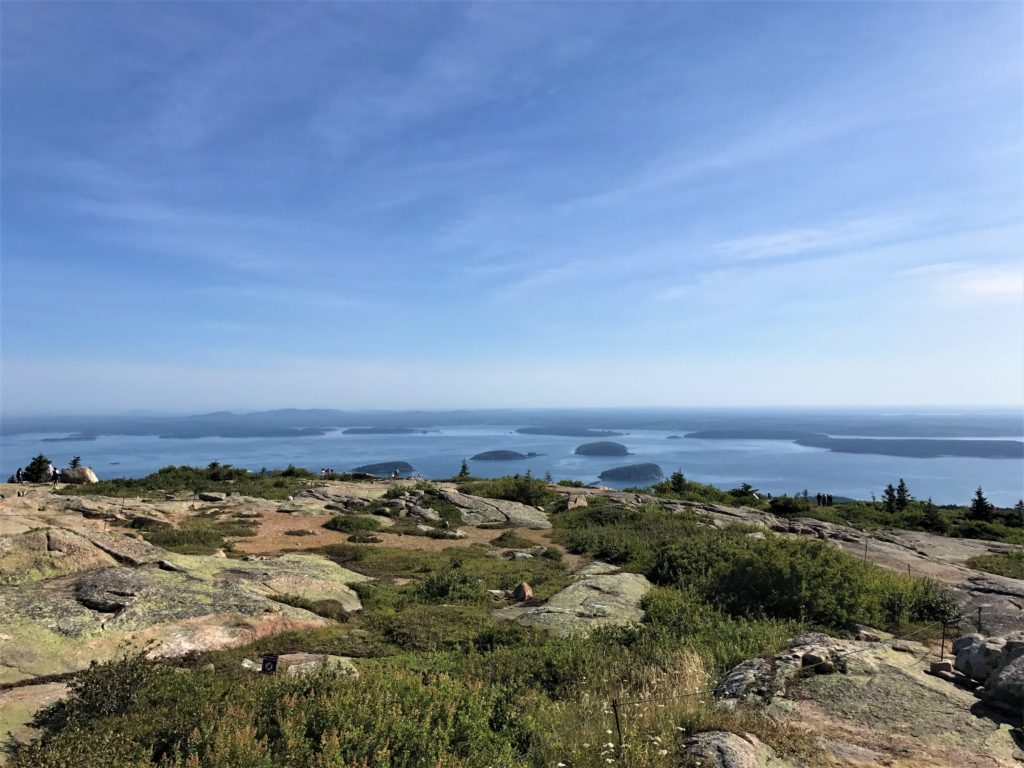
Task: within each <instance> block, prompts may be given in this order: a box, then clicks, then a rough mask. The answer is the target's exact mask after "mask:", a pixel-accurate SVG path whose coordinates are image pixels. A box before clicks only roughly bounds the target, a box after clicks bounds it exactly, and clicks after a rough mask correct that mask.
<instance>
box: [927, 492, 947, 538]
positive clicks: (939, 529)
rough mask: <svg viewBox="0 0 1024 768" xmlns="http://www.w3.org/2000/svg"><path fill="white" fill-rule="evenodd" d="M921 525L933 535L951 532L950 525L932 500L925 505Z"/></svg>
mask: <svg viewBox="0 0 1024 768" xmlns="http://www.w3.org/2000/svg"><path fill="white" fill-rule="evenodd" d="M921 524H922V525H923V526H924V528H925V529H926V530H929V531H931V532H932V533H945V532H946V531H948V530H949V523H948V522H946V518H944V517H943V516H942V513H941V512H940V511H939V508H938V507H936V506H935V504H934V503H933V502H932V500H931V499H928V501H926V502H925V503H924V505H923V508H922V519H921Z"/></svg>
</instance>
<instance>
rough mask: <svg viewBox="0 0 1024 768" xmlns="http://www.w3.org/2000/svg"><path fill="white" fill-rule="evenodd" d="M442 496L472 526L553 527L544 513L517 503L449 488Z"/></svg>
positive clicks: (442, 491)
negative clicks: (488, 524)
mask: <svg viewBox="0 0 1024 768" xmlns="http://www.w3.org/2000/svg"><path fill="white" fill-rule="evenodd" d="M441 495H442V496H444V498H446V499H447V500H448V501H450V502H451V503H452V504H454V505H455V506H457V507H459V509H461V510H462V519H463V520H464V521H465V522H467V523H469V524H470V525H481V524H483V523H508V524H510V525H513V526H515V527H517V528H535V529H542V528H550V527H551V521H550V520H548V517H547V515H546V514H544V512H542V511H541V510H539V509H537V508H536V507H530V506H527V505H526V504H520V503H519V502H517V501H506V500H505V499H484V498H480V497H478V496H469V495H467V494H464V493H459V492H458V491H453V490H450V489H447V488H442V489H441Z"/></svg>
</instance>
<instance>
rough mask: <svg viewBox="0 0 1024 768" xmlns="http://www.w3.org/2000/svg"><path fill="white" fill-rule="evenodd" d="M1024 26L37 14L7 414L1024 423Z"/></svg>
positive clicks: (6, 91) (677, 15) (691, 16)
mask: <svg viewBox="0 0 1024 768" xmlns="http://www.w3.org/2000/svg"><path fill="white" fill-rule="evenodd" d="M1022 14H1024V11H1022V9H1021V8H1020V7H1019V6H1012V5H1007V4H971V5H967V4H960V5H937V4H908V5H898V4H897V5H893V4H888V5H887V4H846V5H831V6H820V5H818V6H815V5H813V4H812V5H807V4H723V3H685V4H679V3H677V4H640V5H636V4H625V3H623V4H596V5H595V4H572V3H569V4H561V5H559V4H555V5H529V4H525V5H524V4H493V3H468V4H462V3H419V4H414V5H393V4H358V3H351V4H324V3H298V4H289V5H287V6H285V5H281V4H101V5H94V6H89V7H88V8H86V7H84V6H81V5H80V4H11V5H10V6H9V7H5V9H4V21H5V23H4V25H3V28H2V30H0V35H2V41H0V42H2V43H3V45H2V46H0V55H2V56H3V69H4V79H3V83H2V84H0V88H2V94H3V99H4V107H5V108H4V110H3V115H2V121H3V126H2V128H3V134H4V144H5V146H4V153H3V155H2V157H0V175H2V182H3V183H2V186H0V195H2V197H3V199H2V202H3V207H4V221H3V226H2V228H0V240H2V246H3V261H2V263H0V270H2V277H3V280H2V285H0V291H2V293H3V302H2V307H0V313H2V320H3V323H2V329H0V333H2V336H3V342H4V343H3V352H2V362H3V369H4V371H3V373H4V377H3V381H2V382H0V384H2V388H3V392H2V394H3V403H2V406H0V407H2V408H3V409H4V410H5V411H7V410H9V409H11V408H13V407H15V405H13V404H16V407H17V408H18V409H20V410H23V411H31V410H32V409H33V408H34V407H44V406H45V407H48V408H49V407H50V405H51V399H52V398H59V397H60V396H61V395H60V393H59V392H49V393H44V392H43V389H42V388H41V385H40V382H41V381H42V380H43V379H44V378H45V377H46V376H47V375H49V374H48V373H47V371H51V370H55V369H57V368H61V367H63V368H64V369H68V368H71V367H76V366H79V365H81V364H82V360H97V361H104V364H103V368H104V369H105V370H107V371H117V372H118V375H119V376H121V377H124V378H125V379H126V380H127V381H128V382H129V384H130V383H131V382H132V381H135V382H136V383H137V384H138V386H137V387H135V388H134V389H132V393H133V394H132V397H151V398H152V399H154V400H159V401H161V402H152V403H143V402H138V403H135V406H134V407H155V408H161V407H166V405H167V404H166V403H164V402H162V401H163V400H166V399H168V398H172V399H173V398H176V399H177V400H178V401H180V402H181V403H186V402H187V403H192V404H194V405H195V406H196V407H199V406H200V404H202V405H203V406H204V407H205V406H206V405H216V406H217V407H229V408H230V407H252V406H255V405H259V406H268V407H269V406H272V405H282V406H288V405H297V404H311V405H315V404H321V405H336V406H339V407H345V406H356V405H359V406H365V407H372V406H373V405H374V397H375V396H378V395H379V396H380V397H383V393H385V392H386V394H387V402H388V403H389V404H394V405H396V406H399V405H408V406H414V405H415V406H417V407H429V406H431V404H437V405H439V406H440V405H442V404H444V405H457V404H458V403H459V402H460V401H465V402H466V403H469V402H474V403H475V404H478V405H494V406H501V405H511V404H517V405H530V404H532V405H554V404H559V403H562V402H571V403H575V402H576V401H582V400H587V401H588V402H590V403H592V404H594V405H600V404H605V403H607V404H612V403H615V404H635V405H654V404H668V405H671V404H677V403H684V402H685V403H686V404H699V403H701V402H708V403H711V402H714V403H719V404H726V403H727V401H729V400H732V401H733V402H755V401H757V402H764V403H769V402H773V401H775V402H790V403H796V404H798V403H799V402H807V403H840V402H844V401H848V402H854V403H855V402H869V401H870V402H898V401H901V400H906V401H907V402H910V403H912V402H913V401H915V400H919V401H921V402H942V401H948V400H949V399H958V398H962V399H965V400H966V401H969V402H975V401H976V402H986V403H992V402H1000V401H1002V402H1019V401H1020V399H1021V392H1022V391H1024V379H1022V375H1021V371H1022V368H1024V366H1022V364H1021V363H1022V360H1021V358H1022V352H1021V349H1022V348H1024V328H1022V321H1021V314H1022V304H1024V298H1022V279H1021V273H1020V268H1019V266H1020V254H1021V244H1022V243H1024V224H1022V222H1021V219H1020V210H1021V206H1022V202H1024V192H1022V190H1024V179H1022V177H1021V173H1020V168H1021V167H1024V143H1022V142H1021V140H1020V135H1021V124H1020V115H1021V114H1022V112H1024V96H1022V89H1021V87H1020V85H1021V82H1022V79H1024V67H1022V64H1021V62H1022V61H1024V50H1022V43H1021V40H1020V37H1019V34H1017V33H1016V30H1019V28H1020V24H1021V22H1022V21H1024V18H1022ZM866 40H870V41H873V42H872V44H871V45H870V46H867V45H866V44H865V42H864V41H866ZM69 73H74V77H71V76H70V75H69ZM982 117H984V119H981V118H982ZM40 273H42V274H46V275H61V276H62V279H61V280H59V281H54V280H46V279H40V278H39V275H40ZM69 327H74V328H75V329H76V335H77V340H76V346H77V348H78V350H79V352H80V353H81V355H82V356H83V357H82V359H81V360H78V359H76V360H71V359H70V358H67V357H66V355H64V353H63V352H62V351H61V350H60V349H58V348H56V347H51V346H50V345H40V344H39V343H38V342H37V341H36V339H38V338H54V337H59V336H60V335H61V334H63V333H65V332H66V329H67V328H69ZM154 340H158V341H154ZM452 340H458V343H457V344H455V343H453V342H452ZM896 342H898V344H897V343H896ZM906 355H910V356H911V357H912V359H913V360H914V366H915V367H914V371H915V372H917V373H920V374H921V375H919V376H917V377H916V378H915V386H914V387H909V386H903V384H901V383H900V382H899V381H898V380H897V377H894V376H886V377H879V376H877V375H875V363H878V364H879V365H886V366H888V368H889V369H893V370H895V369H896V368H898V367H899V366H900V365H903V363H901V362H900V360H902V359H903V357H904V356H906ZM978 355H982V356H987V357H988V358H990V359H989V360H988V361H987V363H986V365H987V368H988V370H990V371H991V372H992V375H991V376H990V377H989V378H988V380H987V383H985V384H984V385H982V384H980V383H979V384H976V385H974V388H972V385H971V383H970V381H969V380H968V379H964V380H963V381H957V382H950V381H949V379H948V377H947V375H946V371H947V370H948V368H949V365H948V363H949V360H950V359H961V358H967V357H972V356H978ZM567 356H568V357H569V358H570V360H571V359H576V360H577V362H578V364H576V365H573V364H568V363H566V359H567ZM844 356H845V357H844ZM733 358H738V359H742V360H744V361H746V362H745V363H744V366H742V367H743V371H741V370H740V369H739V368H737V367H735V366H733V364H732V363H731V362H729V361H730V360H732V359H733ZM509 359H513V360H514V361H515V364H514V365H509V364H507V361H508V360H509ZM638 359H642V360H643V361H644V364H643V366H636V365H635V363H631V369H632V370H634V371H635V372H636V375H633V376H626V375H619V374H617V373H616V374H614V375H613V374H611V373H609V372H610V371H618V370H619V369H620V368H621V367H622V365H623V361H624V360H631V361H635V360H638ZM807 359H829V360H835V361H839V360H840V359H846V360H848V361H850V362H849V364H848V365H845V364H844V370H845V373H844V376H845V377H846V379H841V377H838V376H836V377H833V378H831V379H829V380H827V381H826V380H825V379H822V378H820V377H816V378H814V379H813V380H808V379H806V378H805V377H804V376H803V375H802V374H801V372H800V365H801V363H802V362H803V361H806V360H807ZM218 360H228V361H230V365H228V366H226V367H225V368H224V369H221V368H218V367H217V366H216V365H215V363H216V361H218ZM246 360H259V361H262V362H263V363H264V364H265V366H266V367H267V368H268V369H273V372H272V373H266V374H265V375H263V376H260V375H259V371H258V368H255V367H246V366H244V365H241V363H244V362H245V361H246ZM680 361H683V362H680ZM858 361H871V362H870V364H865V366H864V367H861V366H860V364H859V363H858ZM751 365H753V366H760V370H761V371H762V372H763V373H764V374H765V375H760V376H754V377H750V376H746V375H745V374H744V371H748V370H750V369H751V368H750V366H751ZM294 366H302V367H303V368H304V369H305V370H306V371H307V372H308V375H309V377H311V378H315V379H323V380H325V381H330V380H332V379H333V380H337V381H346V382H350V383H351V386H346V387H340V388H339V387H335V388H331V387H330V386H328V385H327V384H323V385H322V386H321V385H319V384H318V385H316V386H314V385H313V384H312V383H309V382H307V383H304V384H303V383H297V382H296V380H295V379H293V378H292V376H293V373H292V372H291V369H292V368H293V367H294ZM901 370H902V369H901ZM190 371H191V372H192V373H193V374H194V379H195V382H196V386H195V387H193V388H191V389H190V388H188V387H186V386H184V384H182V382H185V381H187V380H188V378H189V372H190ZM240 372H244V375H243V373H240ZM695 372H697V373H698V374H699V379H700V381H701V382H705V381H706V382H707V386H706V387H705V386H703V385H702V386H700V387H698V386H696V385H693V386H687V387H684V386H681V384H680V382H681V381H683V380H690V379H692V377H694V376H695ZM162 373H165V374H166V375H167V376H168V380H169V381H173V382H177V383H178V384H180V386H178V385H177V384H176V385H175V386H173V387H172V386H163V385H160V384H159V381H160V377H161V375H162ZM581 374H582V375H584V378H585V379H587V380H588V381H590V382H597V381H598V380H600V382H601V383H590V384H588V391H587V393H586V397H585V398H584V397H582V396H581V395H580V394H579V389H580V384H579V382H580V376H581ZM768 374H770V375H768ZM104 375H105V374H103V375H101V373H96V372H94V373H89V372H87V371H76V372H75V376H76V377H77V378H76V379H75V381H76V388H75V391H76V393H78V394H79V397H80V400H81V402H80V403H79V405H82V406H83V407H84V406H86V405H89V404H91V405H93V406H95V407H96V408H100V409H102V407H103V405H104V403H107V404H109V405H111V406H116V405H118V404H119V403H120V402H122V400H123V399H124V398H123V397H122V396H121V395H117V396H115V394H114V393H117V392H119V390H118V388H117V387H115V386H113V385H112V384H111V382H109V381H107V379H105V378H104ZM294 376H295V377H298V376H299V374H297V373H296V374H294ZM510 380H520V381H522V382H524V383H523V384H522V386H513V385H509V384H508V381H510ZM424 382H436V386H435V385H434V384H433V383H431V385H430V386H426V385H425V383H424ZM744 382H745V386H744ZM954 384H955V386H954ZM193 390H196V391H193ZM203 390H205V391H206V393H207V394H206V395H204V394H203ZM755 390H756V391H755ZM68 391H70V388H69V389H68ZM475 392H485V393H488V396H490V397H492V398H493V400H491V401H484V400H481V399H479V398H477V399H474V398H475V397H476V396H475V395H474V393H475ZM33 393H38V394H33ZM135 393H141V394H138V395H136V394H135ZM147 393H148V394H147ZM15 394H16V395H17V396H15ZM232 398H234V400H232ZM293 399H294V400H296V401H298V400H301V401H302V402H301V403H299V402H293ZM215 401H216V402H215Z"/></svg>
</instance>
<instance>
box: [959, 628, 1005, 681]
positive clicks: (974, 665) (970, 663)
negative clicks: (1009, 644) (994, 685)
mask: <svg viewBox="0 0 1024 768" xmlns="http://www.w3.org/2000/svg"><path fill="white" fill-rule="evenodd" d="M961 639H963V638H961ZM957 642H959V641H957ZM1005 644H1006V639H1005V638H1002V637H989V638H982V637H981V636H980V635H978V636H977V638H976V639H975V640H974V641H973V642H971V643H968V644H964V643H960V645H959V650H956V661H955V662H954V664H953V666H954V667H955V668H956V669H957V671H958V672H962V673H963V674H965V675H967V677H969V678H971V679H972V680H976V681H978V682H979V683H985V682H986V681H987V680H988V678H989V676H990V675H991V674H992V673H993V672H995V671H996V669H997V668H998V667H999V666H1000V665H1001V664H1002V663H1003V646H1004V645H1005ZM953 647H954V649H957V648H958V646H957V643H954V645H953Z"/></svg>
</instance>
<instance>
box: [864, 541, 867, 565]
mask: <svg viewBox="0 0 1024 768" xmlns="http://www.w3.org/2000/svg"><path fill="white" fill-rule="evenodd" d="M867 561H868V537H867V536H865V537H864V562H865V563H866V562H867Z"/></svg>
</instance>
